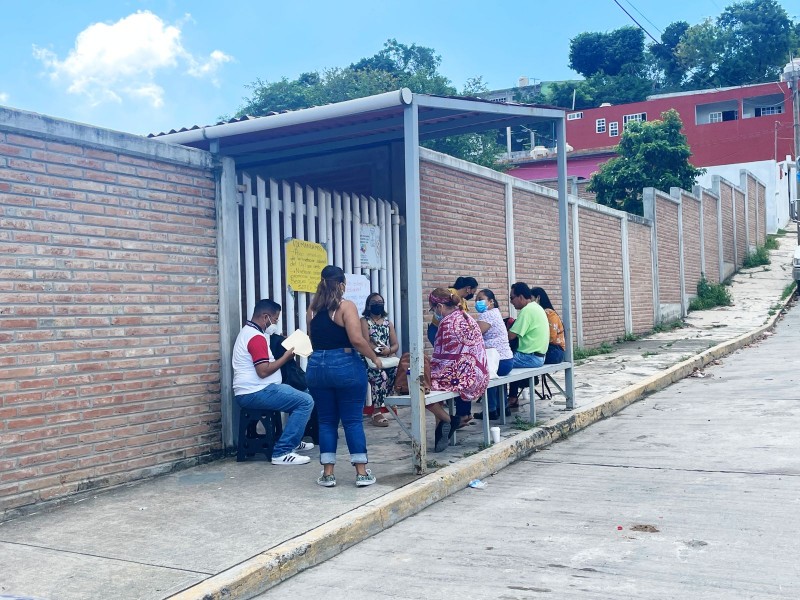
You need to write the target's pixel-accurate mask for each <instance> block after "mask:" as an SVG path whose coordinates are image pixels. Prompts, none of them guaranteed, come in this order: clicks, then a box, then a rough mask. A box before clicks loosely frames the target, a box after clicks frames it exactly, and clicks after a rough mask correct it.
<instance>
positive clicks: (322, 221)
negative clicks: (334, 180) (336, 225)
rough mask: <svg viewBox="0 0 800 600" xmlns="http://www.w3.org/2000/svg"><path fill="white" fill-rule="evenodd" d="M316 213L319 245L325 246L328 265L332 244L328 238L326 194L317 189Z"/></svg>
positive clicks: (330, 258) (331, 253)
mask: <svg viewBox="0 0 800 600" xmlns="http://www.w3.org/2000/svg"><path fill="white" fill-rule="evenodd" d="M317 207H318V208H317V213H318V214H319V219H318V222H319V243H320V244H322V245H323V246H325V251H326V252H327V253H328V264H331V261H332V260H333V244H331V243H330V241H329V239H330V238H328V214H329V212H328V194H327V193H326V192H325V190H323V189H320V188H317Z"/></svg>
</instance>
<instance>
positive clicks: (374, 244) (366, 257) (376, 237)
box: [359, 225, 383, 269]
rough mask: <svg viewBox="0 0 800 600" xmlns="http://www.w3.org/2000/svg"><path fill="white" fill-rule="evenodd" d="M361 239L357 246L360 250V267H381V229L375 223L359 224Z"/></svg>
mask: <svg viewBox="0 0 800 600" xmlns="http://www.w3.org/2000/svg"><path fill="white" fill-rule="evenodd" d="M360 232H361V239H360V240H359V247H360V248H361V251H360V252H359V254H360V255H361V268H362V269H382V268H383V261H382V260H381V256H383V248H382V247H381V229H380V227H378V226H377V225H361V228H360Z"/></svg>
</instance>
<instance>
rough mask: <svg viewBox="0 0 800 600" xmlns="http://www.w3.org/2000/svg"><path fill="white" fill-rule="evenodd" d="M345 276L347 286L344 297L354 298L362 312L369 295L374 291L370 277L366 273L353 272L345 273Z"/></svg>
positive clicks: (353, 300)
mask: <svg viewBox="0 0 800 600" xmlns="http://www.w3.org/2000/svg"><path fill="white" fill-rule="evenodd" d="M345 277H346V278H347V286H346V287H345V290H344V299H345V300H352V302H353V304H355V305H356V308H357V309H358V312H359V314H360V313H361V311H362V310H364V305H365V304H366V303H367V297H368V296H369V295H370V293H371V292H372V290H371V289H370V282H369V278H368V277H367V276H366V275H353V274H352V273H347V274H345Z"/></svg>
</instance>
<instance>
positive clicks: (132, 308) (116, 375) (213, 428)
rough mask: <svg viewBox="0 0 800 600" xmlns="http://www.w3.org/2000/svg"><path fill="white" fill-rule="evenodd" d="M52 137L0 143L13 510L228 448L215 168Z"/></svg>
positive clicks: (0, 385)
mask: <svg viewBox="0 0 800 600" xmlns="http://www.w3.org/2000/svg"><path fill="white" fill-rule="evenodd" d="M97 131H100V130H97ZM128 137H129V138H131V139H134V138H133V136H128ZM45 139H47V138H44V137H29V136H25V135H18V134H16V133H8V132H6V133H3V132H0V342H2V346H3V352H2V355H0V416H2V419H0V445H2V447H3V454H2V460H1V461H0V466H1V468H0V509H2V510H3V511H9V510H10V509H13V508H15V507H20V506H23V505H26V504H30V503H33V502H36V501H39V500H46V499H50V498H54V497H57V496H62V495H65V494H68V493H70V492H75V491H77V490H81V489H88V488H92V487H96V486H101V485H107V484H111V483H117V482H120V481H125V480H130V479H133V478H136V477H140V476H143V475H148V474H151V473H154V472H158V471H159V470H162V471H163V470H165V469H169V468H171V467H172V466H174V465H176V464H178V463H180V462H182V461H186V460H187V459H192V457H197V456H199V455H208V454H209V453H212V452H213V451H215V450H216V449H218V448H220V445H221V440H220V405H219V327H218V305H217V303H218V295H217V262H216V256H215V251H216V231H215V212H214V182H213V180H212V177H211V173H210V171H209V170H208V169H207V168H201V167H196V168H194V167H192V168H190V167H186V166H178V165H177V164H174V163H172V162H169V161H163V160H162V161H160V160H156V159H147V158H138V157H136V156H135V155H128V154H125V153H123V152H116V151H110V150H103V149H97V148H92V147H90V145H86V144H79V143H61V142H56V141H45ZM50 139H52V138H50ZM135 140H136V143H138V144H145V143H146V144H152V145H153V146H155V145H160V144H157V143H156V142H146V141H145V140H141V139H139V138H135ZM161 146H163V145H161ZM186 152H189V151H186ZM156 154H157V153H156Z"/></svg>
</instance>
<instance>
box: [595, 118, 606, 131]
mask: <svg viewBox="0 0 800 600" xmlns="http://www.w3.org/2000/svg"><path fill="white" fill-rule="evenodd" d="M594 130H595V133H605V132H606V120H605V119H597V120H596V121H595V122H594Z"/></svg>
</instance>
